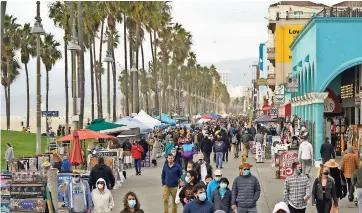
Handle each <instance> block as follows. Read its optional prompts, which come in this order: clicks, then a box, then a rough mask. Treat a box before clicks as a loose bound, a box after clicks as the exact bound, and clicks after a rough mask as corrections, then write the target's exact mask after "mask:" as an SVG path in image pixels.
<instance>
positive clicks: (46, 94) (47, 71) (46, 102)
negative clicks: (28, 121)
mask: <svg viewBox="0 0 362 213" xmlns="http://www.w3.org/2000/svg"><path fill="white" fill-rule="evenodd" d="M49 72H50V70H46V90H45V91H46V92H45V111H47V112H48V110H49ZM48 130H49V122H48V116H47V117H46V119H45V131H48Z"/></svg>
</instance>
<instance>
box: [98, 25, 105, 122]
mask: <svg viewBox="0 0 362 213" xmlns="http://www.w3.org/2000/svg"><path fill="white" fill-rule="evenodd" d="M103 30H104V20H102V24H101V39H100V42H99V58H98V63H99V64H101V63H102V43H103ZM98 69H99V70H98V72H99V73H98V81H99V83H98V84H99V85H98V86H99V108H98V118H103V103H102V100H103V99H102V73H101V70H100V69H101V67H98Z"/></svg>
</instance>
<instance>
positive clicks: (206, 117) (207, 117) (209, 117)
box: [199, 113, 213, 120]
mask: <svg viewBox="0 0 362 213" xmlns="http://www.w3.org/2000/svg"><path fill="white" fill-rule="evenodd" d="M199 119H209V120H212V119H213V117H212V116H210V115H208V114H206V113H205V114H202V115H201V116H200V117H199Z"/></svg>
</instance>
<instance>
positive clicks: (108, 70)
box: [103, 42, 114, 121]
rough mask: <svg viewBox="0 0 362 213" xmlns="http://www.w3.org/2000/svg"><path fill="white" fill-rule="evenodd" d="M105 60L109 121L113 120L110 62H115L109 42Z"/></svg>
mask: <svg viewBox="0 0 362 213" xmlns="http://www.w3.org/2000/svg"><path fill="white" fill-rule="evenodd" d="M103 62H106V63H107V83H108V85H107V119H108V121H110V120H111V86H110V85H109V82H110V80H111V76H110V63H113V62H114V60H113V57H112V54H111V51H110V49H109V42H108V50H107V53H106V57H105V58H104V59H103Z"/></svg>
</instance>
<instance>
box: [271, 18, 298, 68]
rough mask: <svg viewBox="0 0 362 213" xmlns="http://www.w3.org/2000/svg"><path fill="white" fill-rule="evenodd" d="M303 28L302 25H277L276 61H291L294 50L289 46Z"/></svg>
mask: <svg viewBox="0 0 362 213" xmlns="http://www.w3.org/2000/svg"><path fill="white" fill-rule="evenodd" d="M302 29H303V26H302V25H295V26H277V27H276V30H275V61H276V63H291V62H292V51H291V50H290V48H289V46H290V45H291V44H292V42H293V40H294V38H295V37H296V36H297V35H298V34H299V32H300V31H301V30H302Z"/></svg>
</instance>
